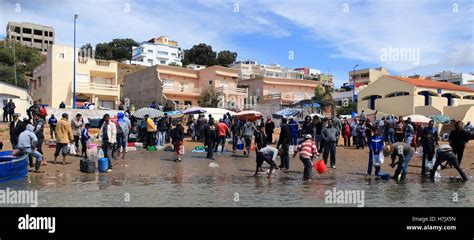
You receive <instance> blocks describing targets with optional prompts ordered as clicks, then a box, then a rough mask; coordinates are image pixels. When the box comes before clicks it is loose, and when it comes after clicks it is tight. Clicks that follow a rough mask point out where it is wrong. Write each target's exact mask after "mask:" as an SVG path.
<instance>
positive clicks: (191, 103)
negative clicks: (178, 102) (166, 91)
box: [184, 101, 193, 106]
mask: <svg viewBox="0 0 474 240" xmlns="http://www.w3.org/2000/svg"><path fill="white" fill-rule="evenodd" d="M184 105H189V106H191V105H193V102H192V101H184Z"/></svg>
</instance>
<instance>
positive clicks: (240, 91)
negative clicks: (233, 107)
mask: <svg viewBox="0 0 474 240" xmlns="http://www.w3.org/2000/svg"><path fill="white" fill-rule="evenodd" d="M216 92H219V93H225V94H245V95H247V94H248V90H247V88H238V87H236V88H233V87H224V86H221V87H217V88H216Z"/></svg>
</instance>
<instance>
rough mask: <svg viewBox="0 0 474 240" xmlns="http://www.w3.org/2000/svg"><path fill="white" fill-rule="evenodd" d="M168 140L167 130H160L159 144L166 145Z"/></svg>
mask: <svg viewBox="0 0 474 240" xmlns="http://www.w3.org/2000/svg"><path fill="white" fill-rule="evenodd" d="M165 140H166V131H159V132H158V144H157V145H159V146H164V145H165Z"/></svg>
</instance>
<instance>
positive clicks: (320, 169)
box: [314, 159, 328, 174]
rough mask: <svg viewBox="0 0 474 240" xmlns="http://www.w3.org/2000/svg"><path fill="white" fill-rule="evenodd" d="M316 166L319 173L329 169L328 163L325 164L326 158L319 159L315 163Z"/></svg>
mask: <svg viewBox="0 0 474 240" xmlns="http://www.w3.org/2000/svg"><path fill="white" fill-rule="evenodd" d="M314 168H315V169H316V171H318V173H319V174H323V173H325V172H326V171H327V170H328V169H327V167H326V164H324V160H322V159H319V160H318V161H316V162H315V163H314Z"/></svg>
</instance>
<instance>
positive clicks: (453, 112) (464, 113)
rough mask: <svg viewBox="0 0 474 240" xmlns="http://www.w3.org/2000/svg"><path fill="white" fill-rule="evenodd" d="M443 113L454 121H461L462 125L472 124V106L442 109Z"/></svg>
mask: <svg viewBox="0 0 474 240" xmlns="http://www.w3.org/2000/svg"><path fill="white" fill-rule="evenodd" d="M443 112H444V114H445V115H447V116H449V117H450V118H451V119H454V120H461V121H463V122H464V123H466V122H468V121H470V122H474V104H472V105H462V106H455V107H444V109H443Z"/></svg>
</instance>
